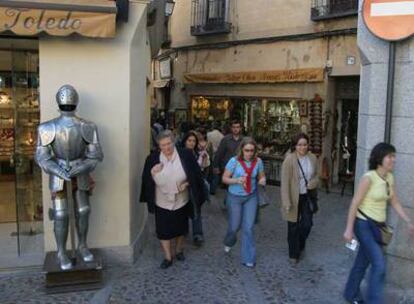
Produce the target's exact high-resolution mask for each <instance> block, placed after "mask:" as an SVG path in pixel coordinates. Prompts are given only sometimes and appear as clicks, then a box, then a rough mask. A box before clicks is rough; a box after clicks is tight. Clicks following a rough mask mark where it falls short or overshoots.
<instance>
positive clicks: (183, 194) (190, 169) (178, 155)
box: [140, 130, 206, 269]
mask: <svg viewBox="0 0 414 304" xmlns="http://www.w3.org/2000/svg"><path fill="white" fill-rule="evenodd" d="M157 142H158V146H159V148H160V151H155V152H153V153H151V154H150V155H149V156H148V157H147V159H146V161H145V166H144V171H143V173H142V187H141V199H140V200H141V202H145V203H147V205H148V211H149V212H150V213H154V214H155V224H156V232H157V237H158V239H159V240H160V241H161V246H162V249H163V251H164V255H165V258H164V260H163V261H162V263H161V268H163V269H165V268H168V267H170V266H171V265H172V259H173V256H175V258H176V259H177V260H179V261H183V260H184V259H185V257H184V253H183V245H184V236H185V235H186V234H187V233H188V217H191V218H194V216H195V215H197V214H200V208H201V205H202V204H203V203H204V201H205V200H206V198H205V195H204V191H203V187H204V181H203V177H202V174H201V170H200V167H199V166H198V164H197V161H196V160H195V158H194V156H193V155H192V152H191V151H189V150H187V149H180V148H176V147H175V146H174V136H173V134H172V132H171V131H169V130H167V131H163V132H161V133H160V134H159V135H158V137H157ZM172 241H175V254H173V250H172Z"/></svg>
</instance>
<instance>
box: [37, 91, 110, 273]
mask: <svg viewBox="0 0 414 304" xmlns="http://www.w3.org/2000/svg"><path fill="white" fill-rule="evenodd" d="M56 101H57V103H58V105H59V109H60V113H61V115H60V116H59V117H57V118H55V119H52V120H49V121H47V122H44V123H42V124H40V125H39V127H38V140H37V149H36V156H35V158H36V162H37V163H38V164H39V166H40V167H41V168H42V170H43V171H44V172H46V173H47V174H49V189H50V191H51V193H52V203H53V207H52V209H51V210H50V212H49V216H50V218H51V219H52V220H53V221H54V234H55V238H56V243H57V253H58V254H57V256H58V259H59V263H60V267H61V269H63V270H66V269H70V268H72V263H71V261H70V259H69V258H68V256H67V253H66V241H67V238H68V231H69V229H68V224H69V211H68V198H67V193H66V189H67V187H65V181H71V183H70V184H72V185H73V187H72V193H73V200H74V205H75V208H74V209H75V218H76V230H77V236H78V247H77V249H78V252H79V255H80V256H81V257H82V259H83V260H84V261H85V262H91V261H93V260H94V257H93V255H92V253H91V252H90V251H89V249H88V247H87V243H86V236H87V233H88V222H89V213H90V204H89V194H90V190H91V188H90V187H91V186H90V177H89V173H90V172H92V171H93V170H94V169H95V167H96V165H97V163H98V162H100V161H102V159H103V153H102V149H101V146H100V144H99V138H98V132H97V128H96V126H95V124H93V123H91V122H88V121H86V120H83V119H81V118H79V117H77V116H76V115H75V111H76V106H77V105H78V94H77V92H76V90H75V89H74V88H73V87H72V86H69V85H65V86H63V87H61V88H60V89H59V91H58V93H57V94H56Z"/></svg>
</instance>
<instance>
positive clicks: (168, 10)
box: [165, 0, 175, 17]
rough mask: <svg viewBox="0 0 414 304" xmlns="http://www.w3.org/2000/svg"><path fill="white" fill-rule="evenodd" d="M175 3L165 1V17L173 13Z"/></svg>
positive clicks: (169, 0)
mask: <svg viewBox="0 0 414 304" xmlns="http://www.w3.org/2000/svg"><path fill="white" fill-rule="evenodd" d="M174 6H175V1H174V0H167V1H165V16H166V17H170V16H171V15H172V13H173V11H174Z"/></svg>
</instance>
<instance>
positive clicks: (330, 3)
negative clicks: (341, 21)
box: [311, 0, 358, 21]
mask: <svg viewBox="0 0 414 304" xmlns="http://www.w3.org/2000/svg"><path fill="white" fill-rule="evenodd" d="M357 14H358V0H312V8H311V19H312V20H313V21H318V20H323V19H331V18H339V17H346V16H353V15H357Z"/></svg>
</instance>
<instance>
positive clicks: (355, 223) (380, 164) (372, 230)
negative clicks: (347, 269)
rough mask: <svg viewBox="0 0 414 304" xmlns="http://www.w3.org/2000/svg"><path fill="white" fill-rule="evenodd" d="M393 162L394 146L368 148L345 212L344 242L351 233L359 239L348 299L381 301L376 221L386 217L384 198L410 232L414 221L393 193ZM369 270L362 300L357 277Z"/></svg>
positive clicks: (382, 264) (381, 270) (382, 268)
mask: <svg viewBox="0 0 414 304" xmlns="http://www.w3.org/2000/svg"><path fill="white" fill-rule="evenodd" d="M394 163H395V148H394V146H392V145H390V144H387V143H379V144H377V145H376V146H375V147H374V148H373V149H372V151H371V155H370V158H369V171H368V172H367V173H365V175H364V176H363V177H362V178H361V181H360V183H359V187H358V191H357V192H356V193H355V195H354V197H353V199H352V203H351V206H350V208H349V213H348V221H347V225H346V229H345V233H344V239H345V241H346V242H351V241H352V239H353V238H354V233H355V235H356V237H357V239H358V241H359V243H360V246H359V251H358V254H357V257H356V258H355V262H354V266H353V267H352V270H351V273H350V274H349V277H348V282H347V284H346V287H345V292H344V297H345V299H346V300H347V301H349V303H353V304H358V303H369V304H380V303H384V296H383V290H384V279H385V268H386V267H385V257H384V251H383V248H382V237H381V232H380V230H379V227H378V224H382V223H385V222H386V220H387V202H388V201H390V203H391V206H392V207H393V208H394V209H395V211H396V212H397V213H398V215H399V216H400V217H401V218H402V219H403V220H404V221H405V222H406V223H407V225H408V229H409V231H410V233H413V232H414V225H413V224H412V223H411V220H410V218H409V217H408V216H407V214H406V213H405V211H404V209H403V208H402V206H401V203H400V201H399V200H398V197H397V194H396V193H395V184H394V176H393V174H392V171H393V169H394ZM370 265H371V274H370V277H369V281H368V290H367V295H366V300H365V302H364V299H363V297H362V294H361V291H360V285H361V281H362V279H363V278H364V276H365V272H366V270H367V268H368V266H370Z"/></svg>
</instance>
